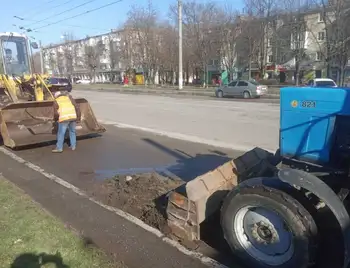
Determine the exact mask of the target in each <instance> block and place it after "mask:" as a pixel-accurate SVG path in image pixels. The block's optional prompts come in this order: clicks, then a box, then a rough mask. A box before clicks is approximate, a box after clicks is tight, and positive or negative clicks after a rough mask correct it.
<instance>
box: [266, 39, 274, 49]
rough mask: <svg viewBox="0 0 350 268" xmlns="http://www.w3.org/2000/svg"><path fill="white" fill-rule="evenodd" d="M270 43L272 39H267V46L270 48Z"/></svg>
mask: <svg viewBox="0 0 350 268" xmlns="http://www.w3.org/2000/svg"><path fill="white" fill-rule="evenodd" d="M272 42H273V40H272V38H269V39H267V46H268V47H271V46H272Z"/></svg>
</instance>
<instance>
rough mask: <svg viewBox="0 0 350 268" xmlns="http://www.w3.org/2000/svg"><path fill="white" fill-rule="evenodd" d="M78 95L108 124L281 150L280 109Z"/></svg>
mask: <svg viewBox="0 0 350 268" xmlns="http://www.w3.org/2000/svg"><path fill="white" fill-rule="evenodd" d="M73 95H74V96H75V97H84V98H86V99H88V100H89V102H90V104H91V106H92V108H93V110H94V112H95V114H96V116H97V117H98V118H99V119H100V120H102V121H103V122H105V123H108V124H112V125H114V124H118V125H119V126H127V127H135V128H142V129H146V130H150V131H155V132H157V133H162V134H165V135H168V136H170V137H173V138H181V139H186V140H189V141H198V142H203V143H206V144H211V145H215V146H220V147H226V148H233V149H238V150H249V149H251V148H253V147H256V146H260V147H262V148H264V149H266V150H271V151H275V150H276V149H277V148H278V138H279V104H278V103H264V102H259V101H245V100H239V101H232V100H226V99H224V100H216V99H206V98H182V97H181V98H178V97H169V96H155V95H138V94H135V95H134V94H120V93H115V92H107V91H84V90H79V91H73Z"/></svg>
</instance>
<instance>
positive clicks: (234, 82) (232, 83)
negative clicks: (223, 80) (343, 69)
mask: <svg viewBox="0 0 350 268" xmlns="http://www.w3.org/2000/svg"><path fill="white" fill-rule="evenodd" d="M236 84H237V81H232V82H231V83H230V84H228V86H229V87H234V86H235V85H236Z"/></svg>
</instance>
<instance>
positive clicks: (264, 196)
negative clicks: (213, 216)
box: [221, 185, 317, 268]
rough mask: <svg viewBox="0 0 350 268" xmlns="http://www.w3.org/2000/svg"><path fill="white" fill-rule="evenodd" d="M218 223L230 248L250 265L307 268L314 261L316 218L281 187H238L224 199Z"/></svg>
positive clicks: (261, 267)
mask: <svg viewBox="0 0 350 268" xmlns="http://www.w3.org/2000/svg"><path fill="white" fill-rule="evenodd" d="M221 225H222V228H223V233H224V236H225V239H226V241H227V242H228V244H229V246H230V247H231V250H232V251H233V253H234V254H235V255H236V256H237V257H238V258H240V259H241V260H242V261H243V263H244V264H247V265H248V267H249V268H272V267H273V268H297V267H298V268H306V267H308V266H309V265H311V264H312V263H314V261H315V256H316V249H317V242H316V241H317V226H316V224H315V221H314V219H313V218H312V216H311V215H310V213H309V212H308V211H307V210H306V209H305V208H304V206H303V205H301V204H300V203H299V202H298V201H297V200H296V199H295V198H293V197H292V196H290V195H289V194H287V193H286V192H283V191H281V190H277V189H275V188H269V187H266V186H264V185H258V186H247V185H245V186H242V187H239V186H238V188H236V189H234V190H233V191H231V192H230V193H229V194H228V195H227V197H226V198H225V200H224V204H223V206H222V209H221Z"/></svg>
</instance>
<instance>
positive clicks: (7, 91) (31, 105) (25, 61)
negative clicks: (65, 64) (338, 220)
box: [0, 33, 106, 148]
mask: <svg viewBox="0 0 350 268" xmlns="http://www.w3.org/2000/svg"><path fill="white" fill-rule="evenodd" d="M10 50H11V53H10ZM14 50H15V51H16V56H15V57H16V59H14V55H13V51H14ZM29 55H30V53H29V49H28V39H27V37H26V36H23V35H19V34H16V33H0V133H1V136H2V139H3V143H4V144H5V145H6V146H8V147H10V148H16V147H22V146H27V145H33V144H38V143H43V142H50V141H54V140H56V133H57V123H56V122H55V121H54V110H53V109H54V108H53V105H54V98H53V95H52V93H51V91H50V88H49V86H48V85H47V84H46V83H45V77H44V75H40V74H33V73H32V68H31V63H30V60H29V59H30V56H29ZM75 101H76V102H77V104H78V105H79V107H80V110H81V122H79V123H78V124H77V136H78V137H79V136H87V135H91V134H97V133H102V132H105V131H106V129H105V128H104V127H103V126H101V125H100V124H99V123H98V122H97V119H96V117H95V115H94V113H93V111H92V109H91V107H90V104H89V102H88V101H87V100H86V99H83V98H77V99H75Z"/></svg>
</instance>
